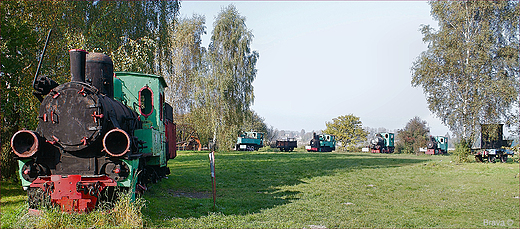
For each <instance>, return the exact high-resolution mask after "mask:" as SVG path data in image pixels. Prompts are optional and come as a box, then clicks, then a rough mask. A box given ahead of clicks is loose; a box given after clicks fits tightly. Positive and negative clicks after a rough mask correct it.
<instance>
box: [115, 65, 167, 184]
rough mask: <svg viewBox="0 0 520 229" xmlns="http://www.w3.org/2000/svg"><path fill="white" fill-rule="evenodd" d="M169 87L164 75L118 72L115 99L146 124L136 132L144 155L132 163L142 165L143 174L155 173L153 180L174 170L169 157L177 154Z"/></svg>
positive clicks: (146, 175) (141, 153) (116, 73)
mask: <svg viewBox="0 0 520 229" xmlns="http://www.w3.org/2000/svg"><path fill="white" fill-rule="evenodd" d="M166 87H167V84H166V82H165V81H164V78H162V77H160V76H156V75H150V74H142V73H134V72H115V77H114V99H116V100H119V101H120V102H121V103H123V104H125V105H126V106H128V107H130V108H131V109H133V110H134V111H135V112H136V113H137V114H139V119H140V120H141V123H142V128H137V129H135V130H134V133H133V134H134V136H135V137H137V138H138V139H139V142H140V145H139V148H140V156H141V157H138V158H135V159H131V158H129V162H130V163H129V164H134V165H140V166H142V167H143V168H140V169H143V172H144V173H145V174H143V177H151V178H149V179H151V181H152V182H154V181H156V179H159V178H161V177H164V176H166V175H167V174H169V173H170V171H169V169H168V167H167V161H168V159H173V158H175V156H176V147H175V133H174V132H175V127H174V124H173V112H172V111H171V110H172V108H171V106H170V105H169V104H167V103H165V96H164V89H165V88H166ZM164 152H166V153H164ZM139 160H141V162H140V163H139ZM134 169H137V168H134ZM147 173H151V174H152V175H151V176H148V175H149V174H147Z"/></svg>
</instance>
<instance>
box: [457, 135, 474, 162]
mask: <svg viewBox="0 0 520 229" xmlns="http://www.w3.org/2000/svg"><path fill="white" fill-rule="evenodd" d="M452 157H453V160H454V161H455V162H458V163H468V162H471V161H472V159H474V158H473V155H471V142H470V141H467V140H465V139H461V140H460V141H459V142H457V143H455V151H453V154H452Z"/></svg>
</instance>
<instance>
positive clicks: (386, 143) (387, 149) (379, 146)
mask: <svg viewBox="0 0 520 229" xmlns="http://www.w3.org/2000/svg"><path fill="white" fill-rule="evenodd" d="M394 149H395V146H394V134H393V133H378V134H376V135H375V136H374V138H373V139H372V140H371V141H370V150H371V152H372V153H393V152H394Z"/></svg>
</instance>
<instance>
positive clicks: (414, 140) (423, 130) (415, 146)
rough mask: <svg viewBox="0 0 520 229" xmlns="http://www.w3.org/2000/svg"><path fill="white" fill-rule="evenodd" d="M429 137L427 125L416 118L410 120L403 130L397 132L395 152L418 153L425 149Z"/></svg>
mask: <svg viewBox="0 0 520 229" xmlns="http://www.w3.org/2000/svg"><path fill="white" fill-rule="evenodd" d="M429 135H430V128H429V127H428V123H427V122H426V121H424V120H421V118H419V117H418V116H415V117H414V118H412V119H410V121H408V123H406V126H405V127H404V128H403V129H400V130H398V131H397V136H396V140H397V141H396V151H397V152H398V153H419V148H421V147H425V146H426V143H427V142H428V137H429Z"/></svg>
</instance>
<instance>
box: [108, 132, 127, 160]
mask: <svg viewBox="0 0 520 229" xmlns="http://www.w3.org/2000/svg"><path fill="white" fill-rule="evenodd" d="M130 143H131V140H130V136H129V135H128V133H126V131H124V130H122V129H119V128H115V129H112V130H110V131H108V133H106V134H105V137H104V138H103V150H104V151H105V152H106V153H108V155H110V156H113V157H120V156H123V155H125V154H126V153H128V152H129V151H130V146H131V144H130Z"/></svg>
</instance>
